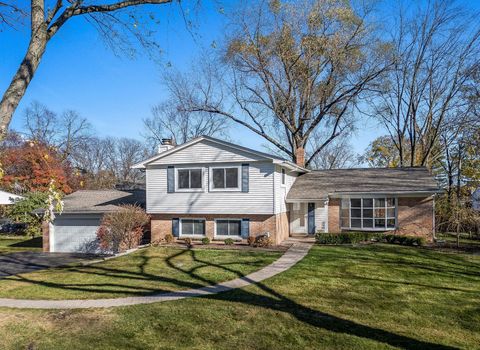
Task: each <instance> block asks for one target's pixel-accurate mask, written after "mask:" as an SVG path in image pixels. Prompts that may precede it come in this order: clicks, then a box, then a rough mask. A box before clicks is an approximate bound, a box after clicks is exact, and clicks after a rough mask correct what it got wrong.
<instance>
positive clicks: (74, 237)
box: [43, 190, 145, 254]
mask: <svg viewBox="0 0 480 350" xmlns="http://www.w3.org/2000/svg"><path fill="white" fill-rule="evenodd" d="M63 201H64V210H63V212H62V213H57V214H56V217H55V220H53V222H52V223H45V224H44V226H43V250H44V251H46V252H62V253H63V252H75V253H89V254H92V253H101V249H100V247H99V244H98V240H97V229H98V227H99V226H100V222H101V220H102V217H103V215H104V214H105V213H108V212H112V211H116V210H118V209H119V206H120V205H126V204H135V205H139V206H142V207H144V206H145V191H144V190H133V191H118V190H98V191H97V190H96V191H77V192H74V193H72V194H70V195H68V196H66V197H65V198H64V200H63Z"/></svg>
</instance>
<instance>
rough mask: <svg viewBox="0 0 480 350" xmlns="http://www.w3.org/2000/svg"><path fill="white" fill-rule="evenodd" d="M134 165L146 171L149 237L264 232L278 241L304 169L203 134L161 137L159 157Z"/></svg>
mask: <svg viewBox="0 0 480 350" xmlns="http://www.w3.org/2000/svg"><path fill="white" fill-rule="evenodd" d="M135 168H137V169H145V172H146V190H147V191H146V193H147V198H146V209H147V213H149V214H150V215H151V218H152V220H151V233H152V241H156V240H160V239H162V238H163V237H164V236H165V234H167V233H172V234H173V235H174V236H175V237H178V238H185V237H192V238H202V237H209V238H211V239H225V238H233V239H242V238H243V239H245V238H247V237H248V236H256V235H259V234H264V233H267V232H268V233H269V234H270V235H271V236H272V238H273V240H274V242H275V243H280V242H281V241H283V240H284V239H286V238H287V237H288V236H289V233H290V232H289V215H288V206H287V204H286V201H285V200H286V196H287V194H288V192H289V190H290V187H291V186H292V184H293V183H294V181H295V178H296V177H297V176H298V175H300V174H303V173H306V172H307V170H306V169H305V168H303V167H301V166H298V165H296V164H294V163H292V162H290V161H287V160H285V159H282V158H280V157H277V156H273V155H270V154H266V153H263V152H258V151H255V150H252V149H248V148H245V147H241V146H239V145H235V144H232V143H229V142H225V141H221V140H218V139H214V138H211V137H207V136H202V137H198V138H196V139H193V140H192V141H190V142H187V143H185V144H182V145H179V146H176V147H173V146H171V144H170V142H169V140H165V142H164V144H163V145H162V146H161V147H160V149H159V153H158V155H156V156H154V157H152V158H150V159H148V160H146V161H143V162H141V163H139V164H137V165H135ZM306 220H308V219H307V218H306V217H305V218H304V217H302V218H301V220H300V219H298V221H299V223H298V224H299V225H300V221H301V223H302V224H303V225H306V224H305V221H306ZM305 233H306V232H305Z"/></svg>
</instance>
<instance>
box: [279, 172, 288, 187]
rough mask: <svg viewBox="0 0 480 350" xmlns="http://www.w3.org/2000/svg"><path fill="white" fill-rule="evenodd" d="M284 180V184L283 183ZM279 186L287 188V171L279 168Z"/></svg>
mask: <svg viewBox="0 0 480 350" xmlns="http://www.w3.org/2000/svg"><path fill="white" fill-rule="evenodd" d="M284 180H285V183H284V182H283V181H284ZM280 185H281V186H282V187H287V171H286V170H285V168H280Z"/></svg>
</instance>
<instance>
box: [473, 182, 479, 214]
mask: <svg viewBox="0 0 480 350" xmlns="http://www.w3.org/2000/svg"><path fill="white" fill-rule="evenodd" d="M472 208H473V209H474V210H478V211H480V187H479V188H477V189H476V190H475V191H474V192H473V193H472Z"/></svg>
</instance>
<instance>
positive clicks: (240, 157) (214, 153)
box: [149, 140, 265, 165]
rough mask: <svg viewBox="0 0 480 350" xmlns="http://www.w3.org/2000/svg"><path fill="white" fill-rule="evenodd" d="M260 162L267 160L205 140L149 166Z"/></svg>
mask: <svg viewBox="0 0 480 350" xmlns="http://www.w3.org/2000/svg"><path fill="white" fill-rule="evenodd" d="M258 160H265V158H262V157H259V156H257V155H254V154H252V153H248V152H244V151H240V150H235V151H232V149H231V148H229V147H227V146H224V145H220V144H217V143H213V142H211V141H207V140H204V141H202V142H198V143H196V144H194V145H192V146H190V147H186V148H185V149H182V150H179V151H177V152H173V153H172V154H170V155H168V156H165V157H163V158H160V159H158V160H156V161H154V162H152V163H150V164H149V165H167V164H168V165H175V164H197V163H228V162H252V161H258Z"/></svg>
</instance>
